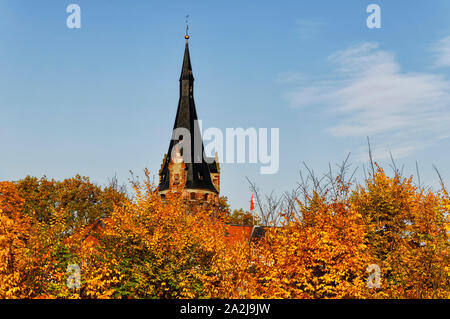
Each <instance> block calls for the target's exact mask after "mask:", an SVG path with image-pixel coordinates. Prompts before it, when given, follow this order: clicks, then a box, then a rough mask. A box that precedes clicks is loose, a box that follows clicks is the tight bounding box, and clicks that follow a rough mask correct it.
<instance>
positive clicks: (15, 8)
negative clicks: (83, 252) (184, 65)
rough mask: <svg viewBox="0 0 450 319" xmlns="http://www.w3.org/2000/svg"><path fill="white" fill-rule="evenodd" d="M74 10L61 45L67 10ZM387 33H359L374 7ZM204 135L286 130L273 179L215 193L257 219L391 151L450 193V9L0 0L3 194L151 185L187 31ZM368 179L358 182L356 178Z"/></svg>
mask: <svg viewBox="0 0 450 319" xmlns="http://www.w3.org/2000/svg"><path fill="white" fill-rule="evenodd" d="M71 3H76V4H78V5H79V6H80V7H81V19H82V22H81V23H82V27H81V29H68V28H67V26H66V18H67V16H68V14H67V13H66V7H67V6H68V5H69V4H71ZM371 3H376V4H378V5H379V6H380V8H381V20H382V28H381V29H368V28H367V26H366V18H367V16H368V15H369V14H368V13H366V7H367V5H369V4H371ZM186 14H189V15H190V34H191V40H190V51H191V60H192V64H193V69H194V76H195V80H196V82H195V100H196V105H197V111H198V114H199V117H200V119H201V120H202V121H203V126H204V127H210V126H211V127H218V128H221V129H225V128H227V127H231V128H236V127H243V128H249V127H255V128H260V127H267V128H272V127H278V128H280V169H279V172H278V173H277V174H274V175H260V174H259V165H257V164H224V165H222V171H221V173H222V189H221V193H222V194H223V195H226V196H228V197H229V199H230V202H231V204H232V206H233V207H235V208H238V207H244V208H248V202H249V199H250V196H251V194H250V191H249V189H248V184H247V183H246V180H245V176H248V177H249V178H250V179H252V180H254V181H255V182H256V183H257V184H258V186H259V188H260V189H261V191H263V192H267V193H269V192H271V191H272V190H275V191H276V192H278V193H280V192H282V191H284V190H289V189H291V188H292V187H294V186H295V184H296V181H297V180H298V170H299V169H300V168H301V167H302V166H301V163H302V162H306V163H307V164H308V165H310V166H311V167H312V168H313V169H314V170H315V171H316V172H324V171H326V170H327V167H328V163H332V164H333V163H337V162H340V161H342V160H343V159H345V157H346V155H347V153H348V152H350V153H351V158H350V159H351V162H352V163H354V165H355V166H359V167H361V166H362V164H363V163H364V162H367V146H366V145H367V144H366V136H370V139H371V143H372V146H373V151H374V157H375V159H377V160H379V161H380V162H381V163H382V164H383V163H384V164H386V163H387V160H388V157H389V155H388V154H389V151H390V152H392V154H393V155H394V157H395V158H396V160H397V163H398V164H399V166H401V165H402V164H404V165H405V173H406V174H413V173H414V172H415V161H416V160H417V161H418V163H419V167H420V169H421V178H422V181H423V182H425V183H427V184H429V185H432V186H436V185H437V184H438V182H437V177H436V176H435V174H434V172H433V170H432V164H435V165H436V166H437V167H438V168H439V170H440V172H441V174H442V176H443V177H444V179H445V180H447V181H448V182H449V181H450V162H449V161H448V158H449V155H450V97H449V96H450V2H449V1H447V0H432V1H427V2H425V1H421V2H419V1H416V2H412V1H406V0H405V1H400V0H399V1H380V0H373V1H360V0H352V1H331V0H329V1H324V0H322V1H299V0H296V1H261V0H260V1H220V2H219V1H195V2H194V1H190V2H188V1H137V0H136V1H125V0H116V1H106V0H89V1H86V0H72V1H63V0H53V1H51V0H36V1H25V0H0V112H1V113H0V114H1V116H0V150H1V153H0V180H17V179H20V178H23V177H24V176H26V175H28V174H30V175H34V176H42V175H47V176H48V177H52V178H56V179H63V178H65V177H70V176H73V175H74V174H77V173H79V174H82V175H87V176H90V177H91V178H92V180H94V181H96V182H97V183H99V184H104V183H106V182H107V180H108V178H111V177H112V176H114V175H115V174H117V176H118V178H119V180H120V181H122V182H126V181H127V179H128V177H129V173H128V171H129V170H132V171H134V172H135V173H136V174H138V175H140V172H142V170H143V168H145V167H148V168H149V169H150V170H151V172H153V173H154V174H155V175H157V172H158V170H159V167H160V165H161V160H162V156H163V154H164V153H165V152H166V151H167V147H168V143H169V138H170V134H171V128H172V125H173V121H174V116H175V112H176V107H177V102H178V85H179V83H178V77H179V72H180V69H181V62H182V55H183V50H184V38H183V36H184V31H185V30H184V28H185V15H186ZM360 172H361V171H360Z"/></svg>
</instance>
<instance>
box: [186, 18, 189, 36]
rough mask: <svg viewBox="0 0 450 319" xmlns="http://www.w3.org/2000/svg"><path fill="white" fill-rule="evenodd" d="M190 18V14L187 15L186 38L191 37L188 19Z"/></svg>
mask: <svg viewBox="0 0 450 319" xmlns="http://www.w3.org/2000/svg"><path fill="white" fill-rule="evenodd" d="M188 19H189V14H188V15H187V16H186V35H185V38H186V40H187V39H189V34H188V31H189V21H188Z"/></svg>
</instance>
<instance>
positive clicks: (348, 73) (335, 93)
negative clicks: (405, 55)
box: [286, 43, 450, 160]
mask: <svg viewBox="0 0 450 319" xmlns="http://www.w3.org/2000/svg"><path fill="white" fill-rule="evenodd" d="M328 62H329V63H330V64H331V65H333V66H334V68H335V73H336V74H335V76H337V80H333V81H326V82H320V83H314V84H313V85H310V86H301V87H299V88H298V89H297V90H294V91H292V92H289V93H287V94H286V98H287V99H288V100H289V102H290V103H291V104H292V105H293V106H294V107H312V106H322V107H323V109H324V110H325V112H326V113H327V114H328V115H330V116H333V118H334V119H336V121H335V125H333V126H331V127H329V128H328V129H327V131H328V132H329V133H330V134H332V135H333V136H335V137H364V138H365V137H366V136H369V137H370V138H371V140H372V141H374V142H375V143H374V145H373V146H374V155H375V157H376V158H377V159H378V160H380V159H384V158H388V157H389V152H392V154H393V156H394V157H396V158H399V157H403V156H408V155H409V154H411V153H412V152H414V151H415V150H417V149H422V148H426V147H428V146H430V145H433V144H435V143H437V142H438V141H439V140H442V139H444V138H448V137H450V81H449V80H447V79H446V78H445V77H443V76H442V75H439V74H433V73H405V72H402V71H401V67H400V65H399V63H398V62H397V61H396V58H395V56H394V55H393V54H392V53H390V52H387V51H383V50H380V49H379V47H378V45H377V44H376V43H362V44H360V45H357V46H353V47H350V48H348V49H347V50H343V51H339V52H336V53H334V54H332V55H331V56H330V57H329V58H328ZM365 152H366V154H367V150H366V151H365Z"/></svg>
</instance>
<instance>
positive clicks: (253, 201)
mask: <svg viewBox="0 0 450 319" xmlns="http://www.w3.org/2000/svg"><path fill="white" fill-rule="evenodd" d="M254 209H255V200H254V199H253V194H252V199H251V200H250V210H254Z"/></svg>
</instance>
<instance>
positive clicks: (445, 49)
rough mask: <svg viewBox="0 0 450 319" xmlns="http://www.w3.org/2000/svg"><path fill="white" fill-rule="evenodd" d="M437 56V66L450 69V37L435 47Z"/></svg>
mask: <svg viewBox="0 0 450 319" xmlns="http://www.w3.org/2000/svg"><path fill="white" fill-rule="evenodd" d="M433 51H434V52H435V54H436V66H438V67H450V36H448V37H446V38H443V39H441V40H440V41H439V42H438V43H436V44H435V45H434V46H433Z"/></svg>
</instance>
